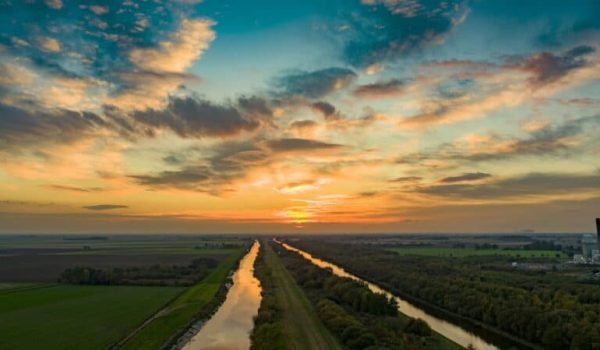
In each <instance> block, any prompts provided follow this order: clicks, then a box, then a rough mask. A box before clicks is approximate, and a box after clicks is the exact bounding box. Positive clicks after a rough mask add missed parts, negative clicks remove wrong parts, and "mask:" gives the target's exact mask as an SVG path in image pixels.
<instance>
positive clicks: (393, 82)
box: [354, 79, 404, 97]
mask: <svg viewBox="0 0 600 350" xmlns="http://www.w3.org/2000/svg"><path fill="white" fill-rule="evenodd" d="M403 89H404V82H403V81H402V80H399V79H390V80H388V81H382V82H377V83H373V84H366V85H361V86H359V87H357V88H356V89H355V90H354V94H355V95H356V96H361V97H389V96H395V95H398V94H399V93H401V92H402V91H403Z"/></svg>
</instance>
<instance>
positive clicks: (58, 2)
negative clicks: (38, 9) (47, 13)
mask: <svg viewBox="0 0 600 350" xmlns="http://www.w3.org/2000/svg"><path fill="white" fill-rule="evenodd" d="M44 2H45V3H46V5H48V7H50V8H52V9H54V10H60V9H61V8H62V7H63V2H62V0H44Z"/></svg>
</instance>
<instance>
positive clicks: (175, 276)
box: [59, 257, 218, 286]
mask: <svg viewBox="0 0 600 350" xmlns="http://www.w3.org/2000/svg"><path fill="white" fill-rule="evenodd" d="M217 265H218V262H217V260H215V259H212V258H204V257H203V258H197V259H194V260H192V262H191V263H190V264H188V265H152V266H149V267H126V268H120V267H115V268H113V269H97V268H92V267H82V266H76V267H72V268H68V269H66V270H64V271H63V272H62V274H61V275H60V277H59V282H61V283H68V284H82V285H142V286H190V285H193V284H195V283H197V282H199V281H200V280H201V279H202V278H204V277H205V276H206V275H207V274H208V273H209V272H210V270H212V269H214V268H215V267H216V266H217Z"/></svg>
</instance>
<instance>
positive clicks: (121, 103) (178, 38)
mask: <svg viewBox="0 0 600 350" xmlns="http://www.w3.org/2000/svg"><path fill="white" fill-rule="evenodd" d="M46 4H47V5H48V6H49V7H48V6H39V2H32V1H20V2H14V3H12V4H11V5H10V6H11V10H10V11H5V12H7V13H8V14H4V15H3V14H0V20H5V21H8V20H10V16H11V15H10V13H14V14H19V15H23V16H25V17H24V19H27V18H29V19H31V18H33V17H35V18H36V20H35V21H36V23H35V26H32V25H31V23H30V22H31V21H28V20H23V21H15V22H13V23H11V24H10V25H9V26H6V28H4V29H3V35H2V36H0V45H2V47H3V48H4V49H5V50H4V51H6V57H9V58H11V57H14V58H21V59H19V60H18V61H16V60H15V61H16V62H19V64H21V65H24V66H27V68H28V69H30V70H31V71H32V72H35V73H36V74H37V75H38V76H39V77H40V80H41V81H37V82H36V83H37V84H36V86H34V89H31V88H30V87H28V88H29V89H25V91H22V92H24V93H27V94H29V96H31V97H33V98H34V99H35V98H36V97H37V96H38V94H36V91H35V90H39V87H40V86H42V85H48V90H51V89H52V88H54V86H55V84H53V82H52V80H53V79H70V80H86V81H94V82H95V86H93V89H89V90H88V91H84V96H82V97H80V100H82V99H85V100H86V101H85V102H86V105H83V106H77V108H78V109H88V110H89V109H95V110H97V109H99V108H100V107H101V105H102V104H110V105H115V106H118V107H119V108H121V109H129V110H136V109H145V108H147V107H152V108H159V107H161V106H162V105H163V104H164V103H165V101H166V98H167V96H169V95H170V94H171V93H173V92H174V91H175V90H177V89H178V88H179V87H180V86H181V85H183V84H187V83H189V82H191V81H193V80H197V78H196V77H195V76H193V75H192V74H189V73H187V70H188V69H189V68H190V67H191V66H192V65H193V63H194V62H195V61H196V60H198V59H199V58H200V57H201V56H202V54H203V52H204V51H205V50H206V49H207V48H208V47H209V45H210V44H211V42H212V41H213V40H214V38H215V32H214V30H213V29H212V27H213V25H214V23H213V22H212V21H211V20H210V19H207V18H198V17H193V12H192V11H190V9H192V8H193V7H194V5H192V4H185V3H174V2H170V3H168V4H165V3H161V2H142V3H137V2H131V1H116V2H110V3H107V5H105V4H104V3H103V4H102V5H100V3H97V4H94V5H81V4H78V3H77V2H65V3H64V4H63V3H62V2H61V1H46ZM109 7H110V8H109ZM59 8H60V9H61V11H56V9H59ZM33 14H35V16H33ZM32 16H33V17H32ZM23 58H24V59H23ZM44 80H45V81H44ZM32 90H33V91H32ZM68 95H69V94H68V93H63V94H62V97H63V98H65V96H68ZM44 97H45V95H44ZM38 102H39V101H38ZM24 104H26V103H25V102H24Z"/></svg>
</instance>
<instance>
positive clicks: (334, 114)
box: [311, 101, 340, 120]
mask: <svg viewBox="0 0 600 350" xmlns="http://www.w3.org/2000/svg"><path fill="white" fill-rule="evenodd" d="M311 107H312V109H314V110H315V111H317V112H319V113H321V115H323V117H324V118H325V119H327V120H335V119H339V118H340V115H339V113H338V111H337V109H336V108H335V106H334V105H332V104H331V103H329V102H326V101H317V102H314V103H313V104H311Z"/></svg>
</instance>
